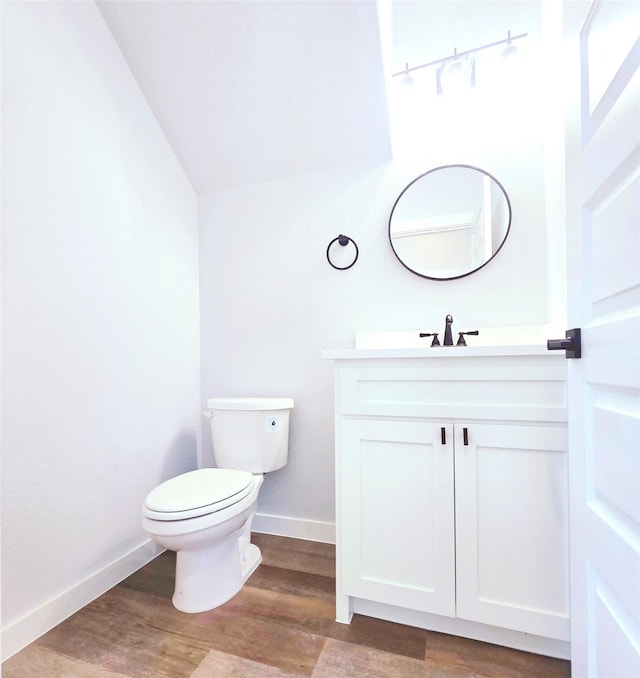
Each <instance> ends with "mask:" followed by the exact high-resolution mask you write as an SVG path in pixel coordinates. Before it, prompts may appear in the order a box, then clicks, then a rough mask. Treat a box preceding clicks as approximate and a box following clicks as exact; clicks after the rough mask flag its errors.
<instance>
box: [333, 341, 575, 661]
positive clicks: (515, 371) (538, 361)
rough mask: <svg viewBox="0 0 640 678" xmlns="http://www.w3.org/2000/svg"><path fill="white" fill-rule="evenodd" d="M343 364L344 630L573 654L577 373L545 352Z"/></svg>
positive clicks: (339, 440) (438, 352)
mask: <svg viewBox="0 0 640 678" xmlns="http://www.w3.org/2000/svg"><path fill="white" fill-rule="evenodd" d="M324 356H325V357H327V358H333V359H334V360H335V361H336V490H337V492H336V540H337V545H336V554H337V563H336V567H337V619H338V621H342V622H349V621H350V619H351V615H352V614H353V612H359V613H362V614H368V615H371V616H378V617H382V618H386V619H392V620H394V621H399V622H402V623H407V624H412V625H415V626H421V627H424V628H430V629H434V630H440V631H443V632H447V633H457V634H459V635H465V636H468V637H473V638H478V639H481V640H489V641H491V642H496V643H502V644H505V645H510V646H513V647H520V648H522V649H529V650H531V651H538V652H543V653H546V654H553V655H556V656H568V643H567V642H566V641H568V640H569V600H568V498H567V484H568V466H567V432H566V380H565V377H566V363H565V360H564V357H563V356H559V355H558V354H549V353H547V352H546V351H543V350H542V348H539V347H523V346H517V347H502V348H501V349H500V350H497V349H496V348H493V347H491V348H486V349H481V348H477V349H474V348H472V347H467V348H457V347H454V348H440V349H431V350H429V349H426V350H420V349H418V350H396V351H390V350H389V351H382V350H381V351H374V350H372V351H367V350H358V351H355V350H354V351H326V352H325V353H324Z"/></svg>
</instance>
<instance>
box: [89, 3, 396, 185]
mask: <svg viewBox="0 0 640 678" xmlns="http://www.w3.org/2000/svg"><path fill="white" fill-rule="evenodd" d="M97 5H98V7H99V9H100V12H101V13H102V15H103V17H104V19H105V21H106V23H107V25H108V26H109V29H110V30H111V32H112V34H113V36H114V37H115V39H116V41H117V43H118V45H119V47H120V49H121V51H122V53H123V54H124V57H125V59H126V60H127V62H128V64H129V67H130V68H131V71H132V73H133V75H134V77H135V78H136V80H137V81H138V83H139V85H140V87H141V89H142V91H143V93H144V95H145V97H146V99H147V101H148V102H149V104H150V106H151V108H152V109H153V111H154V113H155V115H156V117H157V119H158V121H159V122H160V125H161V126H162V128H163V130H164V132H165V134H166V136H167V138H168V140H169V142H170V143H171V145H172V147H173V149H174V151H175V153H176V155H177V157H178V159H179V160H180V162H181V163H182V166H183V168H184V170H185V172H186V174H187V176H188V177H189V179H190V181H191V183H192V185H193V187H194V188H195V190H196V191H197V192H198V193H206V192H212V191H216V190H221V189H225V188H228V187H232V186H237V185H241V184H246V183H251V182H256V181H267V180H271V179H277V178H281V177H285V176H290V175H293V174H300V173H308V172H315V171H321V170H325V169H331V168H335V167H339V166H343V165H347V164H352V163H364V162H371V161H373V162H384V161H386V160H388V159H389V157H390V141H389V129H388V127H389V125H388V116H387V107H386V99H385V85H384V71H383V67H382V55H381V48H380V40H379V36H378V22H377V14H376V5H375V3H374V2H335V1H327V2H324V1H320V2H316V1H313V2H311V1H308V0H306V1H302V2H283V1H272V0H261V1H259V2H244V1H239V0H231V1H228V2H221V1H215V0H201V1H197V2H192V1H180V0H174V1H169V2H166V1H165V2H157V1H147V2H137V1H120V0H115V1H111V0H104V1H99V2H97Z"/></svg>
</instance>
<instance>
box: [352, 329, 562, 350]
mask: <svg viewBox="0 0 640 678" xmlns="http://www.w3.org/2000/svg"><path fill="white" fill-rule="evenodd" d="M429 329H432V328H429ZM475 329H477V328H476V327H471V326H469V327H467V326H466V325H465V326H462V325H460V330H459V331H463V330H475ZM425 331H427V330H425V329H424V328H423V329H422V330H408V331H399V332H395V331H394V332H358V333H356V337H355V347H356V350H358V349H395V348H429V347H430V346H431V337H423V338H421V337H420V336H419V335H420V332H425ZM558 332H560V334H558ZM443 336H444V327H442V328H441V331H440V334H439V335H438V338H439V339H440V341H441V342H442V340H443ZM555 336H564V330H561V331H560V330H559V329H558V328H557V327H554V326H551V325H532V326H525V327H485V328H480V334H479V335H478V336H477V337H475V336H467V337H465V340H466V342H467V345H468V346H519V345H523V346H533V345H546V342H547V339H548V338H550V337H555ZM457 340H458V332H457V331H456V330H455V328H454V331H453V343H454V344H455V343H456V341H457ZM464 348H465V347H462V346H461V347H459V350H464Z"/></svg>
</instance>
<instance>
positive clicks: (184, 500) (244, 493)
mask: <svg viewBox="0 0 640 678" xmlns="http://www.w3.org/2000/svg"><path fill="white" fill-rule="evenodd" d="M261 485H262V476H261V475H253V474H251V473H248V472H246V471H232V470H229V469H213V468H208V469H207V468H205V469H200V470H198V471H190V472H189V473H184V474H182V475H180V476H177V477H176V478H172V479H171V480H168V481H166V482H165V483H162V485H159V486H158V487H156V488H155V490H153V491H152V492H151V493H150V494H149V495H148V496H147V499H146V500H145V503H144V507H143V518H142V526H143V528H144V529H145V530H146V531H147V533H148V534H149V536H150V537H151V538H152V539H153V540H154V541H155V542H156V543H158V544H159V545H160V546H163V547H164V548H166V549H169V550H171V551H176V582H175V591H174V593H173V598H172V600H173V604H174V606H175V607H176V608H177V609H178V610H181V611H182V612H204V611H205V610H210V609H213V608H214V607H218V606H219V605H222V604H223V603H226V602H227V601H228V600H229V599H230V598H232V597H233V596H234V595H235V594H236V593H237V592H238V591H239V590H240V589H241V588H242V585H243V584H244V582H245V581H246V580H247V579H248V578H249V576H250V575H251V574H252V573H253V572H254V570H255V569H256V567H258V565H259V564H260V561H261V555H260V551H259V550H258V548H257V547H256V546H255V545H254V544H251V522H252V520H253V516H254V515H255V512H256V506H257V500H258V492H259V490H260V486H261ZM207 489H208V491H209V494H208V495H207ZM194 495H195V496H194ZM203 501H204V502H206V503H203Z"/></svg>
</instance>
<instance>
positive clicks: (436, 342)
mask: <svg viewBox="0 0 640 678" xmlns="http://www.w3.org/2000/svg"><path fill="white" fill-rule="evenodd" d="M420 336H421V337H433V341H432V342H431V345H432V346H440V340H439V339H438V333H437V332H420Z"/></svg>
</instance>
